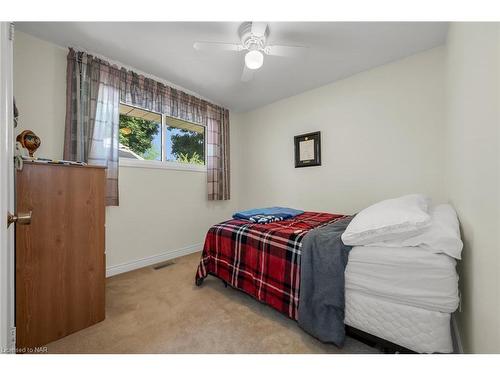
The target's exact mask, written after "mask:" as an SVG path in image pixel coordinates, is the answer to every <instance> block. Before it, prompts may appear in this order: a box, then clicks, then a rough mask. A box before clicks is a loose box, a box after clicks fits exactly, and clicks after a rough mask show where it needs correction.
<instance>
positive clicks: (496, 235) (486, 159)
mask: <svg viewBox="0 0 500 375" xmlns="http://www.w3.org/2000/svg"><path fill="white" fill-rule="evenodd" d="M446 66H447V99H448V102H447V126H446V138H445V139H446V141H447V158H446V160H447V162H446V165H447V178H446V181H447V184H446V187H447V194H448V196H449V198H450V200H451V202H452V203H453V205H454V206H455V208H456V209H457V211H458V215H459V217H460V222H461V227H462V228H461V230H462V236H463V239H464V245H465V246H464V250H463V260H462V262H461V272H460V274H461V275H460V276H461V277H460V278H461V289H462V306H463V312H462V313H460V314H458V318H459V323H460V327H461V332H462V338H463V341H464V345H465V350H466V351H467V352H474V353H500V303H499V299H500V278H499V276H498V274H499V272H500V230H499V229H500V197H499V195H500V154H499V148H500V130H499V128H500V26H499V24H498V23H490V24H486V23H482V24H477V23H476V24H475V23H459V24H451V26H450V30H449V34H448V43H447V65H446Z"/></svg>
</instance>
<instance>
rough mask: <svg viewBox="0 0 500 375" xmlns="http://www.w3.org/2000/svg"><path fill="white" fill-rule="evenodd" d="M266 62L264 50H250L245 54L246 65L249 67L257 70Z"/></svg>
mask: <svg viewBox="0 0 500 375" xmlns="http://www.w3.org/2000/svg"><path fill="white" fill-rule="evenodd" d="M262 64H264V55H263V54H262V52H260V51H257V50H253V51H248V52H247V54H246V55H245V65H246V66H247V68H248V69H252V70H256V69H259V68H260V67H261V66H262Z"/></svg>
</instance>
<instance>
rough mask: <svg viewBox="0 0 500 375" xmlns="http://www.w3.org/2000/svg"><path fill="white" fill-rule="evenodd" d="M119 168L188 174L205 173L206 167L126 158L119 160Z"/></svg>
mask: <svg viewBox="0 0 500 375" xmlns="http://www.w3.org/2000/svg"><path fill="white" fill-rule="evenodd" d="M119 165H120V167H127V168H149V169H171V170H176V171H188V172H202V173H206V172H207V167H206V165H194V164H185V163H176V162H171V161H165V162H161V161H153V160H134V159H127V158H120V162H119Z"/></svg>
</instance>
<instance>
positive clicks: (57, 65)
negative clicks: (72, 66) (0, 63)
mask: <svg viewBox="0 0 500 375" xmlns="http://www.w3.org/2000/svg"><path fill="white" fill-rule="evenodd" d="M66 54H67V51H66V50H65V49H64V48H60V47H57V46H55V45H53V44H50V43H46V42H43V41H41V40H40V39H36V38H33V37H31V36H29V35H28V34H24V33H22V32H19V31H16V33H15V40H14V95H15V98H16V105H17V107H18V108H19V112H20V118H19V124H18V127H17V128H16V135H17V134H19V133H20V132H21V131H23V130H26V129H31V130H33V131H34V132H35V134H36V135H38V136H39V137H40V138H41V140H42V144H41V145H40V148H39V149H38V151H37V153H36V155H37V156H40V157H47V158H54V159H61V158H62V156H63V143H64V122H65V118H66ZM17 129H19V130H18V131H17Z"/></svg>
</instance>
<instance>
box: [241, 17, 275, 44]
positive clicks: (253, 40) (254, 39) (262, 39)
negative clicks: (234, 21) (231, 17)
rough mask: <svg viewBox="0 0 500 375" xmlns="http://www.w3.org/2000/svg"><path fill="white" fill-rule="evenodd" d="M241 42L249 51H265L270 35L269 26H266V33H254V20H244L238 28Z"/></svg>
mask: <svg viewBox="0 0 500 375" xmlns="http://www.w3.org/2000/svg"><path fill="white" fill-rule="evenodd" d="M238 34H239V36H240V39H241V44H242V45H243V47H245V49H247V50H249V51H255V50H257V51H263V50H264V48H265V45H266V39H267V37H268V36H269V27H268V26H266V29H265V31H264V35H254V34H253V33H252V22H243V23H242V24H241V26H240V27H239V29H238Z"/></svg>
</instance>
